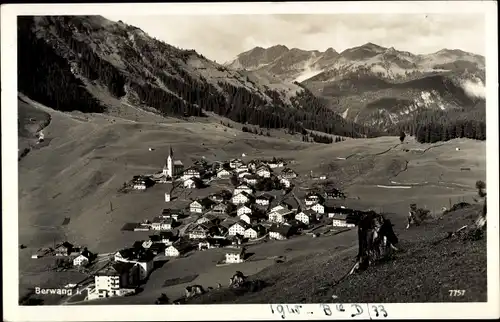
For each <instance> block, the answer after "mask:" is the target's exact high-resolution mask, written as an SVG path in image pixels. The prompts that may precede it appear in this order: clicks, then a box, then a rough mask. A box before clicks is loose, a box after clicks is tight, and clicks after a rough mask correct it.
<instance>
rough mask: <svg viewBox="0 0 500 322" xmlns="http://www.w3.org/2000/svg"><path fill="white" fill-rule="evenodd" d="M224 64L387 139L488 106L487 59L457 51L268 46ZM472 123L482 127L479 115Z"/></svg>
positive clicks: (481, 119) (372, 45) (374, 46)
mask: <svg viewBox="0 0 500 322" xmlns="http://www.w3.org/2000/svg"><path fill="white" fill-rule="evenodd" d="M277 48H279V50H278V49H277ZM270 52H272V53H273V55H270V54H269V53H270ZM226 66H228V67H231V68H234V69H236V70H245V71H246V72H247V73H249V74H254V75H256V76H255V77H258V78H261V79H271V80H273V81H275V82H276V81H284V82H295V81H298V82H301V83H302V84H303V85H305V86H306V87H307V88H308V89H309V90H311V92H312V93H313V94H314V95H316V96H318V97H320V98H322V99H324V100H325V102H326V104H327V105H328V106H329V107H330V108H331V109H332V110H333V111H335V112H337V113H338V114H341V115H342V116H343V117H344V118H345V119H346V120H350V121H354V122H356V123H359V124H361V125H364V126H367V127H372V128H376V129H378V130H379V131H389V132H390V133H391V134H397V133H395V132H394V131H392V129H394V128H398V129H399V128H402V127H406V126H404V125H402V124H405V123H408V122H412V121H413V120H415V119H417V118H419V119H422V116H421V115H420V114H426V115H428V114H429V111H432V112H434V113H436V114H439V113H441V111H446V113H447V114H448V117H449V118H451V119H454V118H456V115H457V114H464V113H469V114H470V115H469V117H470V118H472V117H473V116H477V115H478V113H477V112H476V111H474V109H475V107H476V106H477V105H478V104H479V105H481V104H484V100H485V94H484V82H485V59H484V57H482V56H480V55H475V54H471V53H467V52H464V51H461V50H448V49H443V50H440V51H438V52H436V53H433V54H428V55H415V54H412V53H409V52H404V51H398V50H396V49H394V48H385V47H382V46H378V45H376V44H373V43H367V44H365V45H362V46H358V47H354V48H349V49H346V50H344V51H343V52H341V53H337V52H336V51H335V50H333V49H331V48H329V49H328V50H326V51H325V52H319V51H305V50H300V49H297V48H293V49H288V48H287V47H285V46H273V47H270V48H268V49H263V48H260V49H259V50H255V49H252V50H250V51H247V52H244V53H242V54H240V55H238V57H237V58H236V59H235V60H234V61H232V62H229V63H227V64H226ZM476 120H477V121H480V122H483V123H484V117H482V118H480V119H476ZM413 123H414V126H415V127H416V125H417V124H416V123H415V122H413ZM411 134H414V135H416V132H411ZM468 137H470V138H479V137H474V136H468Z"/></svg>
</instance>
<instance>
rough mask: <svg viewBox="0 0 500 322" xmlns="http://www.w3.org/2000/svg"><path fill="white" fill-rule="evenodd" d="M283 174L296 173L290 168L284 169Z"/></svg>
mask: <svg viewBox="0 0 500 322" xmlns="http://www.w3.org/2000/svg"><path fill="white" fill-rule="evenodd" d="M281 172H282V173H295V171H293V170H292V169H290V168H284V169H283V170H282V171H281Z"/></svg>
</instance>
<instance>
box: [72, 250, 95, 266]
mask: <svg viewBox="0 0 500 322" xmlns="http://www.w3.org/2000/svg"><path fill="white" fill-rule="evenodd" d="M93 257H94V255H93V254H92V253H91V252H89V251H88V250H84V251H83V252H82V253H81V254H80V255H78V256H77V257H75V258H74V259H73V266H86V265H87V264H89V263H90V262H91V261H92V259H93Z"/></svg>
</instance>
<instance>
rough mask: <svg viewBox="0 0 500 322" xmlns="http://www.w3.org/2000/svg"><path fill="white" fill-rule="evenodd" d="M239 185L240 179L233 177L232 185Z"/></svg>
mask: <svg viewBox="0 0 500 322" xmlns="http://www.w3.org/2000/svg"><path fill="white" fill-rule="evenodd" d="M238 183H239V182H238V177H237V176H236V175H233V176H232V177H231V184H232V185H233V186H237V185H238Z"/></svg>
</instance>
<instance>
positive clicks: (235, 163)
mask: <svg viewBox="0 0 500 322" xmlns="http://www.w3.org/2000/svg"><path fill="white" fill-rule="evenodd" d="M242 165H243V162H242V161H241V160H240V159H232V160H231V161H229V166H230V167H231V169H236V168H238V167H240V166H242Z"/></svg>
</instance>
